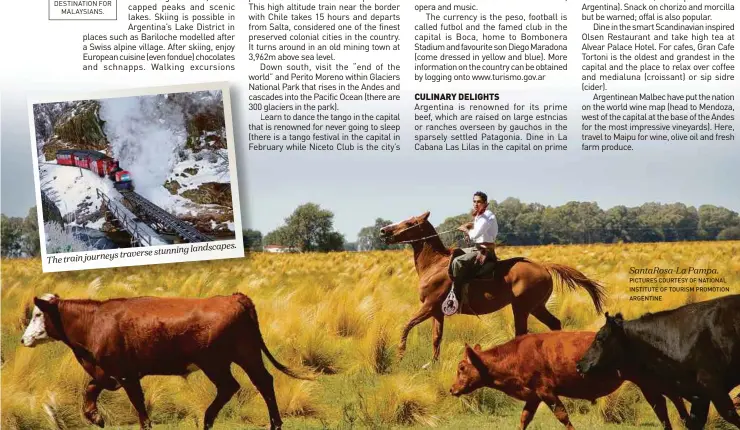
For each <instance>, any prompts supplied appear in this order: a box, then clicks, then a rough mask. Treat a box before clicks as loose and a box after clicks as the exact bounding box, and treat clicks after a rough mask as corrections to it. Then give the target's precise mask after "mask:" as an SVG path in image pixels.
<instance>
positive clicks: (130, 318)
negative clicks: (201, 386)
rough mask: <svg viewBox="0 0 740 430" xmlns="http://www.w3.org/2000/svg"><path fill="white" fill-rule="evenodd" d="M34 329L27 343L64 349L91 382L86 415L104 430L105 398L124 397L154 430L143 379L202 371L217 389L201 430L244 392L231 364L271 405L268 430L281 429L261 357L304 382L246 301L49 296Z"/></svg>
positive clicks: (38, 302)
mask: <svg viewBox="0 0 740 430" xmlns="http://www.w3.org/2000/svg"><path fill="white" fill-rule="evenodd" d="M34 304H35V307H34V309H33V314H32V317H31V322H30V323H29V325H28V328H27V329H26V332H25V333H24V334H23V337H22V338H21V342H22V343H23V345H25V346H28V347H33V346H36V345H39V344H42V343H46V342H50V341H61V342H64V344H66V345H67V346H68V347H69V348H70V349H72V352H73V353H74V355H75V358H77V361H78V362H79V363H80V364H81V365H82V367H83V368H84V369H85V371H86V372H87V373H88V374H89V375H90V377H91V378H92V379H91V380H90V382H89V383H88V385H87V389H86V390H85V394H84V396H83V398H84V406H83V412H84V415H85V417H86V418H87V419H88V420H89V421H90V422H91V423H93V424H96V425H98V426H100V427H103V426H104V422H103V418H102V417H101V416H100V413H99V412H98V407H97V400H98V396H99V395H100V393H101V391H103V390H117V389H119V388H121V387H123V389H124V390H125V391H126V394H127V395H128V397H129V399H130V400H131V403H132V404H133V405H134V408H136V411H137V412H138V415H139V422H140V424H141V428H142V429H149V428H151V422H150V420H149V416H148V415H147V411H146V407H145V406H144V393H143V391H142V389H141V383H140V379H141V378H142V377H144V376H147V375H181V376H185V375H187V374H188V373H191V372H193V371H196V370H202V371H203V373H205V374H206V376H207V377H208V378H209V379H210V380H211V381H212V382H213V383H214V384H215V385H216V388H217V390H218V391H217V394H216V398H215V399H214V400H213V403H211V405H210V406H209V407H208V409H207V410H206V413H205V417H204V419H203V427H204V428H205V429H209V428H211V427H212V426H213V422H214V421H215V419H216V415H218V412H219V411H220V410H221V408H223V406H224V405H225V404H226V403H227V402H228V401H229V399H231V397H232V396H233V395H234V394H235V393H236V392H237V391H238V390H239V384H238V383H237V381H236V379H234V377H233V376H232V374H231V363H232V362H234V363H236V364H238V365H239V366H240V367H241V368H242V369H244V371H246V372H247V375H249V378H250V379H251V381H252V383H254V385H255V386H256V387H257V390H258V391H259V392H260V394H261V395H262V397H263V398H264V400H265V403H267V409H268V411H269V414H270V428H271V429H273V430H277V429H280V427H281V425H282V421H281V419H280V413H279V411H278V407H277V401H276V400H275V391H274V386H273V379H272V376H271V375H270V373H268V371H267V369H266V368H265V365H264V363H263V361H262V352H264V353H265V355H266V356H267V358H268V359H269V360H270V362H272V364H273V365H274V366H275V367H277V368H278V370H280V371H281V372H283V373H285V374H287V375H289V376H291V377H294V378H299V379H310V378H305V377H302V376H299V375H297V374H295V373H293V372H292V371H291V370H290V369H288V368H286V367H285V366H283V365H282V364H280V363H279V362H278V361H277V360H276V359H275V357H273V356H272V354H271V353H270V351H269V350H268V349H267V346H266V345H265V342H264V340H263V338H262V333H261V332H260V329H259V323H258V321H257V312H256V310H255V307H254V304H253V303H252V301H251V300H250V299H249V298H248V297H247V296H245V295H244V294H241V293H235V294H233V295H231V296H218V297H211V298H159V297H137V298H129V299H112V300H106V301H96V300H61V299H60V298H59V296H57V295H54V294H47V295H44V296H43V297H41V298H34Z"/></svg>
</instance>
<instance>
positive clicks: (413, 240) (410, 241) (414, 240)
mask: <svg viewBox="0 0 740 430" xmlns="http://www.w3.org/2000/svg"><path fill="white" fill-rule="evenodd" d="M414 227H421V224H414V225H412V226H411V227H406V228H404V229H403V230H399V231H398V232H396V233H395V234H398V233H401V232H404V231H406V230H410V229H412V228H414ZM456 230H457V229H452V230H447V231H443V232H441V233H436V234H433V235H431V236H425V237H421V238H419V239H409V240H401V241H398V242H396V243H413V242H421V241H422V240H427V239H431V238H433V237H439V235H441V234H445V233H449V232H454V231H456Z"/></svg>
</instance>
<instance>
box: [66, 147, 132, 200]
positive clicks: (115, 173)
mask: <svg viewBox="0 0 740 430" xmlns="http://www.w3.org/2000/svg"><path fill="white" fill-rule="evenodd" d="M57 164H61V165H62V166H77V167H80V168H83V169H87V170H90V171H92V172H94V173H95V174H97V175H98V176H100V177H101V178H102V177H104V176H106V175H107V176H108V178H109V179H110V180H111V181H113V186H114V187H115V188H116V189H117V190H132V191H133V189H134V183H133V182H132V181H131V175H130V174H129V172H128V171H126V170H123V169H121V167H120V166H119V165H118V160H116V159H114V158H111V157H109V156H107V155H105V154H103V153H102V152H98V151H89V150H85V149H60V150H58V151H57Z"/></svg>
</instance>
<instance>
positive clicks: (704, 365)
mask: <svg viewBox="0 0 740 430" xmlns="http://www.w3.org/2000/svg"><path fill="white" fill-rule="evenodd" d="M578 370H579V372H581V373H583V374H584V375H590V374H592V373H594V372H597V371H603V370H607V371H614V370H617V371H621V372H629V373H631V374H635V375H639V376H644V377H650V378H652V380H653V382H654V383H656V384H658V386H659V389H660V390H661V391H662V392H666V393H671V394H673V395H677V396H681V397H683V398H686V399H687V400H689V401H691V417H690V422H689V423H688V427H689V428H690V429H701V428H703V427H704V424H705V423H706V421H707V415H708V412H709V403H710V402H711V403H713V404H714V406H715V408H716V409H717V412H718V413H719V414H720V416H722V418H724V419H725V420H727V421H728V422H730V423H732V424H734V425H735V427H738V428H740V417H739V416H738V414H737V412H736V411H735V405H733V401H732V399H731V398H730V396H729V394H728V393H729V392H730V390H732V389H733V388H735V386H737V385H738V384H740V295H738V294H735V295H730V296H725V297H721V298H718V299H713V300H707V301H704V302H698V303H693V304H689V305H685V306H681V307H679V308H676V309H672V310H667V311H662V312H658V313H655V314H646V315H644V316H642V317H640V318H638V319H635V320H630V321H625V320H624V319H623V318H622V315H621V314H617V315H616V316H614V317H611V316H609V313H606V324H604V326H603V327H602V328H601V329H600V330H599V332H598V334H597V335H596V339H595V340H594V342H593V344H592V345H591V346H590V348H589V349H588V351H587V353H586V354H585V355H584V357H583V358H582V359H581V360H580V361H579V362H578ZM736 404H740V402H737V401H736Z"/></svg>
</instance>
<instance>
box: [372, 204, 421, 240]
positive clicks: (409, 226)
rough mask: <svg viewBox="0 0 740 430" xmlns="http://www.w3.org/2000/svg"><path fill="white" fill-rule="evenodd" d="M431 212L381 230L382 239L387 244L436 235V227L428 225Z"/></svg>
mask: <svg viewBox="0 0 740 430" xmlns="http://www.w3.org/2000/svg"><path fill="white" fill-rule="evenodd" d="M427 219H429V212H428V211H427V212H424V213H423V214H421V215H419V216H413V217H411V218H409V219H407V220H403V221H400V222H397V223H395V224H391V225H387V226H385V227H383V228H381V229H380V238H381V239H383V240H384V241H385V243H387V244H392V243H399V242H405V241H410V240H415V239H420V238H422V237H425V236H429V235H430V234H434V227H432V225H431V224H429V223H427Z"/></svg>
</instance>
